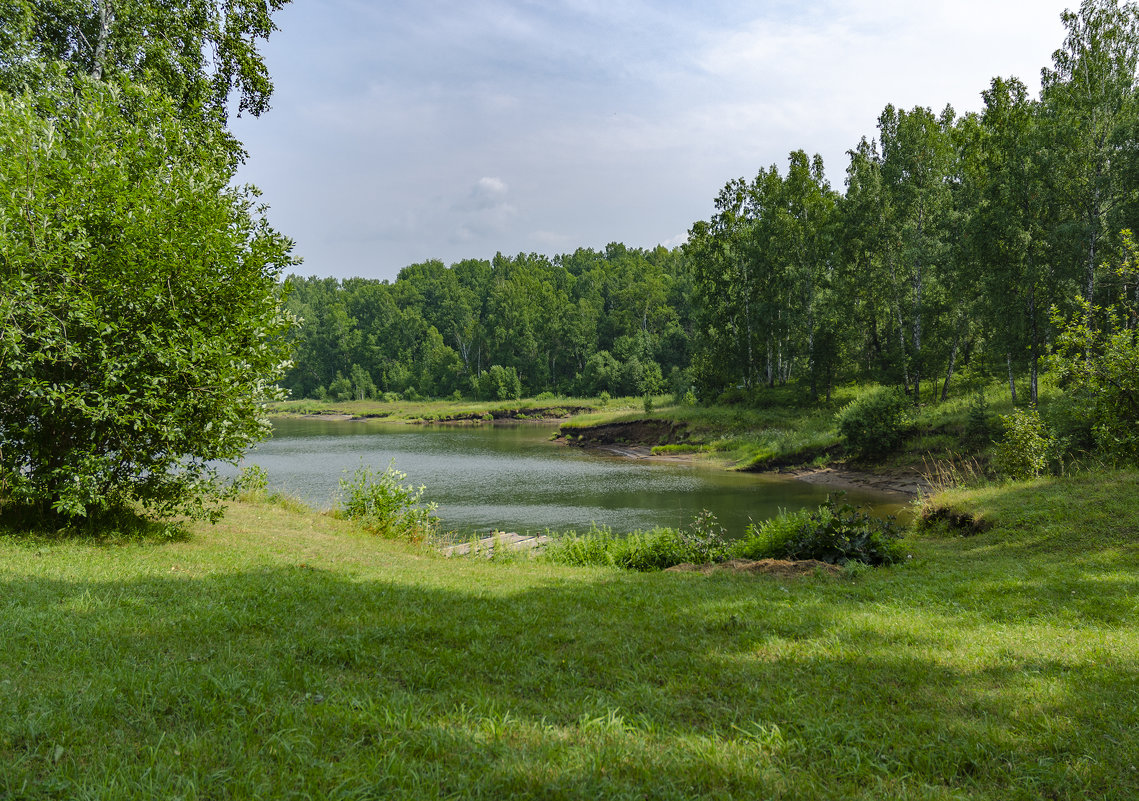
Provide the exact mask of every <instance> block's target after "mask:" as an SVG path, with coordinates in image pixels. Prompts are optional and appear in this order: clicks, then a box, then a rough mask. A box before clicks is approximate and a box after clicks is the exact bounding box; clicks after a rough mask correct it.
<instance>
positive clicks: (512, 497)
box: [246, 419, 900, 536]
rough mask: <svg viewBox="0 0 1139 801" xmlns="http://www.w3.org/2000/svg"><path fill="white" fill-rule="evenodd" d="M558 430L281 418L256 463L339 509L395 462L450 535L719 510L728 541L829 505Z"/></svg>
mask: <svg viewBox="0 0 1139 801" xmlns="http://www.w3.org/2000/svg"><path fill="white" fill-rule="evenodd" d="M556 431H557V427H556V425H554V424H540V423H518V424H496V425H493V426H489V425H477V426H476V425H471V426H453V425H451V426H420V425H404V424H396V423H383V422H376V421H357V420H349V421H342V420H309V419H281V420H277V421H275V422H274V434H273V437H272V438H271V439H269V440H266V441H265V442H263V443H261V445H259V446H258V447H257V448H256V449H255V450H254V451H252V452H251V453H250V454H249V455H248V456H247V457H246V464H257V465H260V466H262V467H264V468H265V470H266V472H267V473H268V475H269V483H270V487H271V488H272V489H274V490H277V491H283V492H286V493H289V494H292V495H295V496H297V497H298V498H300V499H301V500H303V501H305V502H306V503H309V504H311V505H313V506H316V507H320V508H328V507H331V506H333V505H335V503H336V499H337V497H338V486H339V481H340V479H341V478H342V477H344V476H346V475H348V474H350V473H351V472H352V471H354V470H356V469H357V468H359V467H360V466H361V465H362V464H367V465H369V466H371V467H373V468H374V469H376V470H383V469H384V468H386V467H387V466H388V464H389V463H392V462H394V464H395V467H396V469H398V470H400V471H402V472H404V473H406V474H407V483H412V484H415V485H416V486H418V485H420V484H422V485H425V486H426V487H427V490H426V492H425V493H424V499H425V500H430V501H434V502H435V503H437V504H438V505H439V509H438V514H439V517H440V518H441V519H442V521H443V526H444V529H445V530H455V531H458V532H460V533H462V534H476V533H487V532H491V531H496V530H503V531H517V532H520V533H521V532H527V531H532V532H540V531H545V530H547V529H552V530H556V531H564V530H567V529H577V530H585V529H588V528H589V526H590V525H591V524H593V523H597V524H598V525H605V526H609V527H611V528H612V529H613V530H614V531H619V532H625V531H632V530H635V529H646V528H651V527H653V526H673V527H679V526H686V525H688V524H689V523H691V521H692V518H693V517H694V516H695V515H696V514H697V513H699V512H700V511H701V510H702V509H709V510H711V511H712V512H713V513H714V514H715V515H716V516H717V518H718V519H719V521H720V523H721V524H723V525H724V526H725V527H726V528H727V529H728V534H729V535H732V536H738V535H739V534H741V533H742V532H743V529H744V527H745V526H746V525H747V523H748V522H749V521H750V520H755V521H759V520H764V519H767V518H769V517H772V516H774V515H776V514H778V513H779V511H780V510H782V509H799V508H803V507H814V506H816V505H818V504H820V503H822V502H823V501H824V500H825V499H826V496H827V493H828V490H827V489H826V488H824V487H819V486H816V485H812V484H808V483H805V482H802V481H796V480H794V479H789V478H786V477H780V476H768V475H756V474H744V473H733V472H729V471H725V470H722V469H719V468H714V467H710V466H705V465H695V464H683V463H672V462H666V463H662V462H652V461H645V460H632V459H625V458H621V457H617V456H607V455H604V454H599V453H597V452H593V451H586V450H582V449H578V448H570V447H566V446H563V445H559V444H557V443H554V442H551V440H550V438H551V436H552V435H553V434H554V433H555V432H556ZM846 498H847V500H849V501H852V502H855V503H861V504H868V505H872V506H873V507H875V509H876V510H877V511H879V512H880V513H882V514H892V513H893V512H894V511H896V510H897V509H899V508H900V506H899V504H898V499H897V497H896V496H889V495H883V494H881V493H873V492H857V493H856V492H850V493H848V494H847V496H846Z"/></svg>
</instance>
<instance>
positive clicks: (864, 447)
mask: <svg viewBox="0 0 1139 801" xmlns="http://www.w3.org/2000/svg"><path fill="white" fill-rule="evenodd" d="M908 408H909V403H908V401H907V400H906V396H905V395H904V394H902V392H901V390H899V389H897V388H893V387H878V388H875V389H874V390H871V391H870V392H868V393H866V394H865V395H863V396H862V397H860V398H858V399H857V400H853V401H851V402H850V403H848V404H847V405H846V406H844V407H843V408H842V410H841V411H839V413H838V415H837V416H836V418H835V420H836V422H837V423H838V430H839V434H841V435H842V438H843V439H844V440H846V444H847V446H848V447H850V449H851V450H852V451H854V452H855V453H857V454H859V455H862V456H874V455H876V454H881V453H885V452H887V451H890V450H893V449H894V448H896V447H897V446H898V444H899V443H901V441H902V436H903V434H904V433H905V429H906V424H907V419H908Z"/></svg>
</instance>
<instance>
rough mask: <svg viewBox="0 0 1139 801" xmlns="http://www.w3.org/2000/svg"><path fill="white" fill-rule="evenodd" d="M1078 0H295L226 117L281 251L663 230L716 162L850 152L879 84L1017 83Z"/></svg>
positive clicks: (881, 100)
mask: <svg viewBox="0 0 1139 801" xmlns="http://www.w3.org/2000/svg"><path fill="white" fill-rule="evenodd" d="M1073 5H1076V3H1075V1H1074V0H920V2H919V1H918V0H699V1H697V0H685V1H684V2H680V1H679V0H542V1H539V0H382V1H381V0H295V2H294V5H292V6H289V7H287V8H286V9H285V10H284V11H282V12H281V13H280V14H279V15H278V17H277V22H278V25H279V26H280V28H281V30H280V31H279V32H277V33H276V34H274V36H273V38H272V39H271V41H270V42H269V43H268V44H267V45H266V46H265V54H266V59H267V61H268V65H269V69H270V72H271V73H272V75H273V78H274V82H275V84H276V93H275V95H274V100H273V110H272V111H270V112H269V113H268V114H265V115H263V116H262V117H261V118H259V119H251V118H243V119H240V120H237V121H236V122H235V124H234V128H235V131H236V133H237V135H238V136H239V137H240V138H241V139H242V141H243V142H245V144H246V147H247V149H248V151H249V154H250V155H249V161H248V163H247V164H246V166H245V168H244V169H243V171H242V174H241V176H240V177H241V179H242V180H244V181H249V182H252V183H254V184H256V185H258V186H259V187H260V188H261V189H262V191H263V192H264V196H263V200H265V201H266V202H267V203H269V204H270V206H271V212H270V219H271V220H272V222H273V224H274V225H275V227H277V228H278V229H280V230H282V231H283V232H285V233H287V234H288V235H290V236H292V237H293V238H294V239H295V240H296V243H297V253H298V254H299V255H300V256H302V257H303V258H304V260H305V263H304V265H303V266H302V267H301V268H300V269H299V272H301V273H304V274H306V275H321V276H329V275H331V276H338V277H348V276H366V277H370V278H394V277H395V275H396V273H397V272H398V271H399V270H400V268H401V267H403V266H405V265H407V264H411V263H414V262H418V261H424V260H427V259H433V258H435V259H442V260H443V261H444V262H446V263H448V264H450V263H452V262H455V261H458V260H459V259H463V258H490V257H492V256H493V255H494V254H495V253H496V252H499V251H501V252H503V253H508V254H517V253H520V252H527V253H529V252H538V253H545V254H551V255H552V254H555V253H562V252H569V251H573V250H574V249H576V248H578V247H593V248H603V247H604V246H605V245H606V244H607V243H608V242H615V241H621V242H624V243H626V244H628V245H630V246H637V247H653V246H655V245H657V244H665V245H667V246H672V245H675V244H679V243H680V242H682V241H683V240H684V236H685V233H686V232H687V230H688V229H689V227H690V226H691V225H692V223H693V222H694V221H695V220H698V219H707V218H708V217H709V216H710V215H711V213H712V211H713V207H712V202H713V199H714V198H715V196H716V193H717V192H718V191H719V189H720V188H721V187H722V186H723V185H724V183H725V182H727V181H728V180H729V179H731V178H734V177H739V176H746V177H751V176H753V175H754V174H755V173H756V171H757V170H758V169H759V168H761V167H765V166H769V165H771V164H779V165H780V166H781V167H782V166H783V165H785V164H786V158H787V154H788V153H789V152H790V151H792V150H796V149H803V150H806V151H808V152H810V153H820V154H822V156H823V158H824V160H825V162H826V165H827V172H828V175H829V177H830V180H831V182H832V184H834V185H836V186H838V187H841V186H842V179H843V174H844V170H845V167H846V155H845V154H846V151H847V150H848V149H850V148H851V147H853V146H854V145H855V144H857V142H858V140H859V138H860V137H862V136H868V137H872V136H873V135H874V128H875V121H876V119H877V117H878V115H879V113H880V112H881V110H882V108H883V107H884V106H885V105H886V104H887V103H893V104H894V105H896V106H900V107H905V108H912V107H913V106H915V105H922V106H929V107H932V108H934V109H935V110H940V109H941V108H943V107H944V106H945V105H946V104H947V103H948V104H952V105H953V107H954V108H955V109H957V110H958V112H962V111H968V110H976V109H979V107H980V97H979V95H980V92H981V90H983V89H984V88H986V87H987V86H988V83H989V80H990V79H991V78H992V77H993V76H996V75H1001V76H1012V75H1015V76H1017V77H1020V78H1021V79H1022V80H1023V81H1024V82H1025V83H1026V84H1027V85H1028V87H1029V89H1030V90H1032V91H1033V92H1036V91H1038V90H1039V83H1040V80H1039V79H1040V69H1041V67H1044V66H1047V65H1048V64H1050V61H1051V54H1052V52H1053V51H1054V50H1055V49H1056V48H1057V47H1059V46H1060V44H1061V42H1062V40H1063V35H1064V31H1063V27H1062V25H1061V23H1060V13H1061V11H1063V9H1064V8H1066V7H1069V6H1073Z"/></svg>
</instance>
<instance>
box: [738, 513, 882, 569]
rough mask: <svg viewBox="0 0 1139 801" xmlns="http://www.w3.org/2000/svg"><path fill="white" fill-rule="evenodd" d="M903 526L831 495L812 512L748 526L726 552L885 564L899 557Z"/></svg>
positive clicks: (770, 556) (760, 557)
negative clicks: (838, 503)
mask: <svg viewBox="0 0 1139 801" xmlns="http://www.w3.org/2000/svg"><path fill="white" fill-rule="evenodd" d="M901 537H902V531H901V529H900V528H899V527H898V526H897V524H896V523H895V522H894V519H893V518H892V517H888V518H886V519H884V520H883V519H880V518H877V517H873V516H871V515H869V514H868V513H866V512H864V511H863V510H861V509H859V508H856V507H854V506H851V505H850V504H848V503H844V504H842V505H841V506H839V505H837V504H836V503H835V502H834V499H832V498H827V502H826V503H825V504H823V505H822V506H820V507H819V508H818V509H816V510H815V511H813V512H806V511H803V512H794V513H792V514H782V515H780V516H779V517H776V518H774V519H773V520H768V521H765V522H763V523H760V524H759V525H755V524H752V525H750V526H748V530H747V534H746V535H745V537H744V539H742V540H740V541H739V542H737V543H735V544H734V545H733V546H732V547H730V548H729V555H730V556H733V557H739V558H745V559H764V558H766V559H818V560H819V561H820V562H829V563H830V564H834V565H845V564H847V563H848V562H861V563H865V564H868V565H888V564H893V563H895V562H897V561H899V560H900V559H901V558H902V547H901V544H900V542H899V541H900V540H901Z"/></svg>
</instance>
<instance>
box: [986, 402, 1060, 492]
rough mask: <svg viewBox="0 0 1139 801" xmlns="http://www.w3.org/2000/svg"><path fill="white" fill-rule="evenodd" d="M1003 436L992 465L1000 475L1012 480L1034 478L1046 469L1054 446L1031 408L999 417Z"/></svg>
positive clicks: (1052, 439) (1037, 415)
mask: <svg viewBox="0 0 1139 801" xmlns="http://www.w3.org/2000/svg"><path fill="white" fill-rule="evenodd" d="M1001 422H1002V423H1004V426H1005V433H1004V436H1003V437H1001V441H1000V442H999V443H997V449H996V453H995V454H994V455H993V464H994V466H995V467H996V468H997V471H998V472H1000V473H1001V474H1002V475H1005V476H1008V477H1009V478H1012V479H1016V480H1024V479H1028V478H1036V477H1037V476H1039V475H1040V474H1041V473H1043V472H1044V470H1045V469H1046V468H1047V467H1048V459H1049V458H1050V456H1051V455H1052V452H1053V450H1054V448H1055V445H1056V440H1055V439H1054V438H1053V437H1052V435H1051V433H1049V431H1048V428H1047V426H1045V425H1044V421H1043V420H1041V419H1040V414H1039V413H1038V412H1037V411H1036V408H1035V407H1032V408H1030V409H1029V410H1028V411H1024V410H1022V409H1016V410H1015V411H1013V413H1012V414H1008V415H1005V414H1002V415H1001Z"/></svg>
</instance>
